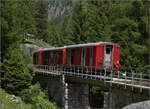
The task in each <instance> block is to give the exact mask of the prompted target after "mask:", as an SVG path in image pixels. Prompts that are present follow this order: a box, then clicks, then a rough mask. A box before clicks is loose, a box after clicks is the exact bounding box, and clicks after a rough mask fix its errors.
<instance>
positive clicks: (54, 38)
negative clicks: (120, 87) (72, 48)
mask: <svg viewBox="0 0 150 109" xmlns="http://www.w3.org/2000/svg"><path fill="white" fill-rule="evenodd" d="M47 3H51V5H49V6H54V5H53V4H55V3H56V4H55V6H56V8H57V6H60V10H61V11H63V9H67V8H69V9H71V7H67V6H68V5H69V4H71V5H70V6H73V9H72V10H71V11H70V12H69V11H68V10H67V11H66V12H64V14H60V15H59V16H57V17H56V19H55V17H54V18H52V19H48V8H49V7H48V5H47ZM149 5H150V4H149V1H147V0H131V1H129V0H128V1H124V0H109V1H105V0H89V1H88V0H74V1H73V2H71V1H70V0H68V2H62V1H61V0H58V1H57V2H55V0H48V1H45V0H40V1H38V2H37V1H36V0H23V1H22V0H15V1H1V16H0V20H1V42H2V46H1V56H2V58H1V71H2V81H1V82H2V88H3V89H5V91H6V92H8V93H11V94H15V95H18V96H21V97H22V98H23V100H24V101H25V102H26V103H30V104H29V105H27V107H28V106H29V107H28V108H29V109H30V106H31V105H34V106H31V108H37V107H38V108H39V107H40V108H43V109H47V108H49V107H51V108H53V106H54V107H55V104H53V103H52V104H51V103H50V104H49V102H48V99H46V98H45V97H46V95H45V93H44V92H42V91H41V89H40V91H39V92H38V94H37V95H36V96H32V97H29V96H26V93H27V94H28V93H33V92H32V90H34V89H36V87H39V86H36V85H35V86H33V84H32V79H33V77H34V69H33V65H32V57H30V56H29V55H27V54H26V53H24V52H23V51H21V50H20V45H21V44H22V43H32V44H36V45H38V46H44V47H50V46H64V45H70V44H78V43H88V42H99V41H110V42H114V43H117V44H119V45H120V47H121V50H120V70H124V69H126V68H129V69H132V68H140V69H141V68H149V66H148V64H149V43H150V39H149V37H148V36H149V32H148V31H149V22H148V18H149V16H148V14H149V13H148V11H149ZM64 6H66V7H64ZM55 11H56V10H55ZM60 13H61V12H60ZM70 13H72V14H70ZM24 39H28V40H24ZM32 39H34V40H32ZM37 40H40V41H37ZM41 40H42V41H41ZM46 43H48V44H50V46H49V45H47V44H46ZM144 76H145V75H144ZM36 90H37V89H36ZM95 90H97V89H95ZM4 95H5V94H4ZM27 98H29V100H30V101H27ZM4 101H5V100H4ZM41 102H42V103H41ZM8 104H9V102H8ZM10 104H11V103H10ZM12 105H15V104H12ZM23 105H26V104H23ZM12 107H13V106H12ZM5 108H6V109H7V107H5ZM5 108H4V109H5ZM17 108H19V107H16V109H17ZM25 109H26V108H25ZM54 109H55V108H54Z"/></svg>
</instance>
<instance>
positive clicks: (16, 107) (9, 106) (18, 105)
mask: <svg viewBox="0 0 150 109" xmlns="http://www.w3.org/2000/svg"><path fill="white" fill-rule="evenodd" d="M0 93H1V94H0V96H1V97H0V109H31V105H30V104H25V103H24V102H23V101H22V100H21V99H20V98H19V97H17V99H19V102H16V101H13V100H12V95H10V94H8V93H7V92H5V91H4V90H3V89H1V88H0Z"/></svg>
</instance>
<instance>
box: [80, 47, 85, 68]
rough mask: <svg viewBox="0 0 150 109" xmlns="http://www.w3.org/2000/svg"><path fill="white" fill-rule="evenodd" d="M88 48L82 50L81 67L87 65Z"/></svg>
mask: <svg viewBox="0 0 150 109" xmlns="http://www.w3.org/2000/svg"><path fill="white" fill-rule="evenodd" d="M85 55H86V48H82V58H81V65H85Z"/></svg>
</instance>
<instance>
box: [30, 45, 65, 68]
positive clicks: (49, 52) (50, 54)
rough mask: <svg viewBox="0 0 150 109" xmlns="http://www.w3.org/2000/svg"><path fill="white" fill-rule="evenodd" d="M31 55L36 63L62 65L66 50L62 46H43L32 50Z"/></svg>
mask: <svg viewBox="0 0 150 109" xmlns="http://www.w3.org/2000/svg"><path fill="white" fill-rule="evenodd" d="M33 57H34V58H33V59H34V64H36V65H49V66H56V65H64V64H65V57H66V52H65V48H64V47H57V48H45V49H41V50H39V51H37V52H34V54H33Z"/></svg>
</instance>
